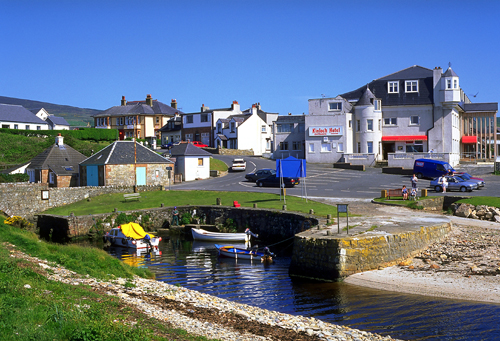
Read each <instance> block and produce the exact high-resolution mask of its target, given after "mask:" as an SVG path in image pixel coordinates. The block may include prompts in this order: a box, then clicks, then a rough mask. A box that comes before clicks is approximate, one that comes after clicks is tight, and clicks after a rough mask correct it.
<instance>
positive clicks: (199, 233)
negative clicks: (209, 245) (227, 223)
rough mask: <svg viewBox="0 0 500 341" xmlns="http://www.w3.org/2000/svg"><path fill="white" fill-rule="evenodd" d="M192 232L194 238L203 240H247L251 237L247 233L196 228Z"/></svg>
mask: <svg viewBox="0 0 500 341" xmlns="http://www.w3.org/2000/svg"><path fill="white" fill-rule="evenodd" d="M191 234H192V235H193V239H194V240H201V241H223V242H246V241H248V240H249V237H250V236H249V235H247V234H246V233H220V232H210V231H206V230H202V229H195V228H192V229H191Z"/></svg>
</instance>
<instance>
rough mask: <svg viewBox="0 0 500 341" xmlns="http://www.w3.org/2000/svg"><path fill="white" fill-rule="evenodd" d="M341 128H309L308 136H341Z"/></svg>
mask: <svg viewBox="0 0 500 341" xmlns="http://www.w3.org/2000/svg"><path fill="white" fill-rule="evenodd" d="M342 135H343V134H342V126H333V127H309V136H342Z"/></svg>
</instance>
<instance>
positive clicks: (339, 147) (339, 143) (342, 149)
mask: <svg viewBox="0 0 500 341" xmlns="http://www.w3.org/2000/svg"><path fill="white" fill-rule="evenodd" d="M337 151H338V152H343V151H344V142H338V143H337Z"/></svg>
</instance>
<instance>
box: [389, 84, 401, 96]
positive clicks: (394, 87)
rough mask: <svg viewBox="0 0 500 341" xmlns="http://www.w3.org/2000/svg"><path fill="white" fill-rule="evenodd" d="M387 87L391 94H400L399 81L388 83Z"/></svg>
mask: <svg viewBox="0 0 500 341" xmlns="http://www.w3.org/2000/svg"><path fill="white" fill-rule="evenodd" d="M387 87H388V91H389V93H390V94H397V93H398V92H399V81H396V82H388V83H387Z"/></svg>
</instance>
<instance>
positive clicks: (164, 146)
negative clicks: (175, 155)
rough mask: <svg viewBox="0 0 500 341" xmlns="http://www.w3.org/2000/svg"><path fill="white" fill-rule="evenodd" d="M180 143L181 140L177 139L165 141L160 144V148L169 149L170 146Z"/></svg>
mask: <svg viewBox="0 0 500 341" xmlns="http://www.w3.org/2000/svg"><path fill="white" fill-rule="evenodd" d="M180 143H181V141H177V142H169V143H167V144H162V145H161V148H163V149H170V148H172V147H173V146H177V145H179V144H180Z"/></svg>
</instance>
